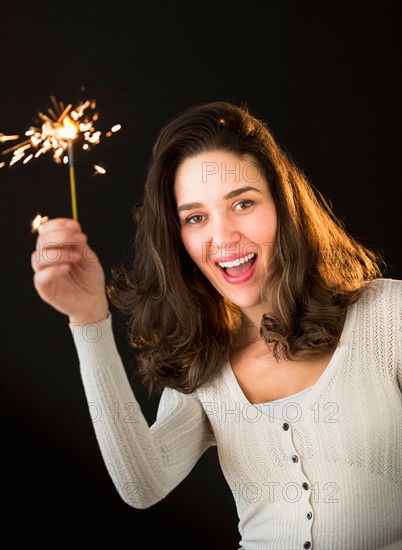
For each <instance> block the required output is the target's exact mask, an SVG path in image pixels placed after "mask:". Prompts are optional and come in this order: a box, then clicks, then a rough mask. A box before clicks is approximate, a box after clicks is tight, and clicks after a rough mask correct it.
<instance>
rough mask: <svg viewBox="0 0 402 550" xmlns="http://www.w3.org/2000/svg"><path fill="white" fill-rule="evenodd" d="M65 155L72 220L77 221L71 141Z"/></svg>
mask: <svg viewBox="0 0 402 550" xmlns="http://www.w3.org/2000/svg"><path fill="white" fill-rule="evenodd" d="M67 154H68V166H69V171H70V191H71V207H72V211H73V218H74V220H76V221H78V212H77V194H76V190H75V170H74V152H73V142H72V140H69V142H68V148H67Z"/></svg>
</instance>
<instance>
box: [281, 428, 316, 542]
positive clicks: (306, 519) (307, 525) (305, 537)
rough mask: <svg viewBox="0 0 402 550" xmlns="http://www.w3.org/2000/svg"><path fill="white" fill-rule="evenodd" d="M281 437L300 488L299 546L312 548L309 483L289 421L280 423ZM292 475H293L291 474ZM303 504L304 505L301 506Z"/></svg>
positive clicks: (311, 513)
mask: <svg viewBox="0 0 402 550" xmlns="http://www.w3.org/2000/svg"><path fill="white" fill-rule="evenodd" d="M281 429H282V433H283V437H284V440H285V449H287V451H288V452H289V461H290V462H291V465H290V471H291V472H292V471H293V475H294V479H296V480H297V481H298V483H299V484H300V485H299V486H300V488H301V498H300V504H301V505H302V507H301V510H300V513H301V514H303V524H304V527H303V528H302V531H301V533H300V537H301V540H300V548H301V549H303V550H304V549H305V550H312V548H313V543H312V534H311V529H312V525H313V520H314V514H313V510H312V508H311V504H310V496H311V483H310V480H309V479H308V478H306V475H305V474H304V472H303V470H302V461H301V459H300V456H299V454H298V451H297V449H296V448H295V445H294V442H293V429H292V426H291V425H290V424H289V422H283V423H282V425H281ZM292 477H293V476H292ZM303 504H304V505H305V506H303Z"/></svg>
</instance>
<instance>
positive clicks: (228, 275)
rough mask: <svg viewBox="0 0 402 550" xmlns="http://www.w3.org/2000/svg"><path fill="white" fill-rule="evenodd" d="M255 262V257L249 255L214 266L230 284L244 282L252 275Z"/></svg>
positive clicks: (252, 254)
mask: <svg viewBox="0 0 402 550" xmlns="http://www.w3.org/2000/svg"><path fill="white" fill-rule="evenodd" d="M256 260H257V255H256V254H255V253H250V254H247V255H246V256H243V257H242V258H238V259H236V260H233V261H232V262H218V263H217V264H216V265H217V267H219V269H221V271H222V274H223V276H224V278H225V279H226V280H227V281H229V282H231V283H234V282H244V281H245V280H247V279H249V278H250V277H251V275H252V274H253V273H254V268H255V262H256Z"/></svg>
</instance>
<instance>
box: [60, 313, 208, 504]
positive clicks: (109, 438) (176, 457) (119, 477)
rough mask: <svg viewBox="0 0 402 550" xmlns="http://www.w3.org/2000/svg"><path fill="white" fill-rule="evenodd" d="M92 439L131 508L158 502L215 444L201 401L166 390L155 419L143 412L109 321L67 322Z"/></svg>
mask: <svg viewBox="0 0 402 550" xmlns="http://www.w3.org/2000/svg"><path fill="white" fill-rule="evenodd" d="M70 329H71V332H72V335H73V339H74V343H75V346H76V350H77V354H78V359H79V362H80V372H81V378H82V381H83V385H84V391H85V395H86V399H87V402H88V407H89V409H90V410H91V417H92V421H93V424H94V429H95V434H96V438H97V441H98V444H99V447H100V450H101V453H102V456H103V460H104V462H105V465H106V468H107V470H108V472H109V475H110V477H111V479H112V480H113V483H114V484H115V486H116V489H117V490H118V492H119V494H120V496H121V498H122V499H123V500H124V501H125V502H126V503H127V504H129V505H130V506H133V507H134V508H147V507H149V506H152V505H153V504H155V503H157V502H159V501H160V500H162V499H163V498H164V497H165V496H166V495H167V494H168V493H169V492H171V491H172V490H173V489H174V488H175V487H176V486H177V485H178V484H179V483H180V482H181V481H182V480H183V479H184V478H185V477H186V476H187V475H188V474H189V473H190V471H191V470H192V469H193V467H194V466H195V464H196V462H197V461H198V460H199V458H200V457H201V455H202V454H203V453H204V452H205V451H206V450H207V449H208V447H210V446H211V445H215V441H214V438H213V433H212V429H211V426H210V423H209V421H208V419H207V417H206V414H205V412H204V409H203V408H202V405H201V403H200V402H199V400H197V399H196V398H195V397H194V396H193V395H191V394H183V393H180V392H178V391H176V390H173V389H170V388H166V389H165V390H164V391H163V393H162V396H161V399H160V402H159V406H158V411H157V416H156V421H155V422H154V423H153V424H152V425H151V426H150V425H149V424H148V422H147V420H146V418H145V417H144V415H143V413H142V412H141V409H140V406H139V404H138V401H137V399H136V398H135V395H134V392H133V390H132V387H131V384H130V382H129V380H128V378H127V375H126V371H125V368H124V366H123V363H122V360H121V357H120V355H119V353H118V350H117V347H116V343H115V340H114V335H113V329H112V318H111V315H110V314H109V317H108V318H107V319H105V320H104V321H101V322H99V323H94V324H91V325H85V326H78V325H75V324H74V323H71V324H70Z"/></svg>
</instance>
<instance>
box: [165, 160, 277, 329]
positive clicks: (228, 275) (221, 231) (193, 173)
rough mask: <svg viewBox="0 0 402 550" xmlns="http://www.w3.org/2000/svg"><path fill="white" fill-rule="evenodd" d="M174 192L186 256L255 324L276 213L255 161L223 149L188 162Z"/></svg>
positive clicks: (181, 169) (181, 168) (259, 313)
mask: <svg viewBox="0 0 402 550" xmlns="http://www.w3.org/2000/svg"><path fill="white" fill-rule="evenodd" d="M173 190H174V196H175V199H176V204H177V212H178V215H179V219H180V227H181V238H182V241H183V244H184V247H185V249H186V250H187V252H188V254H189V255H190V257H191V258H192V260H193V261H194V263H195V264H196V265H197V266H198V267H199V269H200V270H201V271H202V273H203V274H204V275H205V277H206V278H207V279H208V280H209V281H210V282H211V284H212V285H213V286H214V287H215V288H216V290H217V291H218V292H219V293H220V294H221V295H222V296H224V297H225V298H227V299H228V300H229V301H230V302H232V303H234V304H235V305H237V306H238V307H240V309H241V310H242V311H243V313H244V314H245V315H246V316H247V317H248V318H249V319H250V320H251V321H254V322H256V323H259V322H260V320H261V316H262V313H264V306H263V304H262V302H261V289H262V284H263V281H264V279H265V276H266V274H267V271H268V268H269V264H270V259H271V257H272V252H273V247H274V243H275V238H276V230H277V214H276V206H275V203H274V200H273V198H272V195H271V192H270V190H269V186H268V183H267V181H266V179H265V178H264V176H263V173H262V170H261V169H260V168H259V166H258V164H257V162H256V160H255V159H254V158H253V157H251V156H250V155H242V156H239V155H237V154H234V153H231V152H227V151H208V152H205V153H201V154H199V155H196V156H194V157H191V158H187V159H185V160H184V162H183V163H182V164H181V165H180V166H179V168H178V169H177V172H176V176H175V182H174V188H173Z"/></svg>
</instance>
